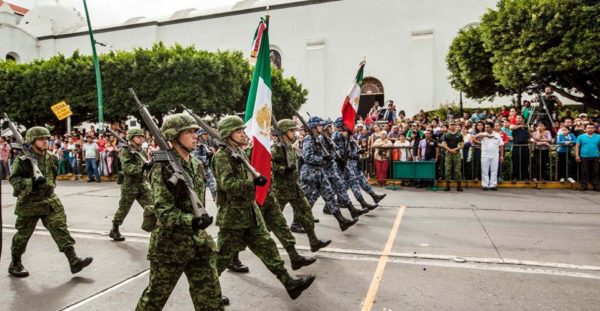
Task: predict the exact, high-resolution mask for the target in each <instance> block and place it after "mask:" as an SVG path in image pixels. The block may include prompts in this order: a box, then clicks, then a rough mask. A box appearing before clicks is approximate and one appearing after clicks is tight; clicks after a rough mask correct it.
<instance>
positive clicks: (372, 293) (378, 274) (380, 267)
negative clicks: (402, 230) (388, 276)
mask: <svg viewBox="0 0 600 311" xmlns="http://www.w3.org/2000/svg"><path fill="white" fill-rule="evenodd" d="M405 209H406V206H404V205H403V206H401V207H400V210H398V214H397V215H396V221H394V226H392V230H391V231H390V235H389V236H388V240H387V243H385V248H384V249H383V253H382V254H381V257H379V262H378V263H377V269H375V275H373V280H372V281H371V286H369V291H368V292H367V296H366V297H365V299H364V300H363V303H362V306H361V309H360V310H361V311H370V310H371V308H372V307H373V304H374V303H375V297H376V296H377V290H378V289H379V284H380V283H381V279H382V278H383V271H384V270H385V265H386V264H387V261H388V257H389V255H390V253H391V251H392V246H393V245H394V241H395V240H396V234H397V233H398V228H399V227H400V222H401V221H402V215H404V210H405Z"/></svg>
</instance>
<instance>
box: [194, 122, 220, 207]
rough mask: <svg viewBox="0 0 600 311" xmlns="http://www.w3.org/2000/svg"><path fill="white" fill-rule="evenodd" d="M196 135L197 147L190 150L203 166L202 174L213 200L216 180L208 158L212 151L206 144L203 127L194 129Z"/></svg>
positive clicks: (205, 134)
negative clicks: (192, 150)
mask: <svg viewBox="0 0 600 311" xmlns="http://www.w3.org/2000/svg"><path fill="white" fill-rule="evenodd" d="M196 135H198V147H196V150H194V152H192V154H193V155H194V156H195V157H196V159H198V160H199V161H200V163H201V164H202V166H203V167H204V176H205V178H206V186H207V187H208V189H209V190H210V194H211V195H212V198H213V200H215V199H216V197H217V193H216V189H217V188H216V186H217V184H216V182H215V176H214V175H213V173H212V170H211V168H210V160H211V159H212V156H213V152H212V150H211V149H210V147H209V146H208V144H207V141H208V133H206V131H205V130H204V129H199V130H198V131H196Z"/></svg>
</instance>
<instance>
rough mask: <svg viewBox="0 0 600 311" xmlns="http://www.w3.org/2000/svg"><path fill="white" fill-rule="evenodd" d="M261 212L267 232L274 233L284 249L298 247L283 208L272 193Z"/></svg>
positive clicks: (266, 199) (269, 194) (268, 195)
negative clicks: (282, 210)
mask: <svg viewBox="0 0 600 311" xmlns="http://www.w3.org/2000/svg"><path fill="white" fill-rule="evenodd" d="M260 211H261V213H262V216H263V218H264V220H265V225H266V227H267V230H269V231H272V232H273V234H275V237H277V239H278V240H279V242H281V245H282V246H283V248H286V249H287V248H288V247H290V246H294V245H296V239H295V238H294V235H293V234H292V232H291V231H290V227H288V225H287V222H286V221H285V217H283V213H282V212H281V207H280V205H279V202H278V201H277V199H276V198H275V197H274V196H273V193H272V192H269V193H268V194H267V197H266V198H265V202H264V203H263V206H261V207H260Z"/></svg>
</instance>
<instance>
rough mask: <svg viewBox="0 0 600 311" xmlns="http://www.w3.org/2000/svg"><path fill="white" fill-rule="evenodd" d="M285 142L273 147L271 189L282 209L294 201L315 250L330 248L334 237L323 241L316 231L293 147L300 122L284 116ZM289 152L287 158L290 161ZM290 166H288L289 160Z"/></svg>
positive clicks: (293, 207)
mask: <svg viewBox="0 0 600 311" xmlns="http://www.w3.org/2000/svg"><path fill="white" fill-rule="evenodd" d="M277 124H278V128H279V130H280V131H281V134H282V137H283V141H280V142H278V143H277V144H273V145H272V146H271V159H272V167H273V168H272V170H273V179H272V185H271V189H272V190H273V193H274V195H275V198H276V199H277V201H278V202H279V206H281V209H283V208H285V206H286V205H287V204H288V203H290V205H291V206H292V209H293V211H294V219H295V220H297V221H298V223H299V224H300V225H301V228H303V229H304V231H305V232H306V235H307V236H308V241H309V243H310V250H311V251H313V252H316V251H318V250H319V249H321V248H323V247H326V246H327V245H329V244H330V243H331V240H320V239H319V238H317V235H316V234H315V223H314V217H313V214H312V210H311V207H310V205H309V203H308V200H307V199H306V195H305V194H304V191H303V190H302V187H301V186H300V174H299V171H300V170H299V169H298V161H297V155H296V152H295V151H294V148H293V147H292V143H293V141H294V139H295V137H296V136H295V134H296V133H295V130H296V122H294V121H292V120H290V119H283V120H279V122H277ZM286 155H287V161H286ZM287 162H289V163H290V166H288V163H287Z"/></svg>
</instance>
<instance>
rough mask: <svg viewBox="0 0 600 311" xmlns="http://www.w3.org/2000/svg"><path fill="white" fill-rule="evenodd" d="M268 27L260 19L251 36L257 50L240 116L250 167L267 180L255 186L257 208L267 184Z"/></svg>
mask: <svg viewBox="0 0 600 311" xmlns="http://www.w3.org/2000/svg"><path fill="white" fill-rule="evenodd" d="M268 26H269V23H268V20H265V19H262V18H261V21H260V23H259V24H258V28H257V29H256V32H255V34H254V42H253V45H252V51H253V52H254V49H255V47H256V48H257V49H258V50H257V58H256V66H255V67H254V74H253V75H252V83H251V84H250V92H249V93H248V102H247V103H246V113H245V114H244V122H245V123H246V130H245V132H246V135H248V137H249V138H250V139H252V146H253V147H252V159H251V161H250V164H252V166H254V168H255V169H256V170H257V171H258V172H259V173H260V174H261V175H263V176H265V177H266V178H267V184H266V185H264V186H262V187H259V186H257V187H256V202H257V203H258V204H259V205H262V204H263V203H264V201H265V198H266V196H267V192H268V190H269V185H270V184H271V113H272V110H271V55H270V54H271V53H270V48H269V28H268ZM251 56H252V53H251Z"/></svg>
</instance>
